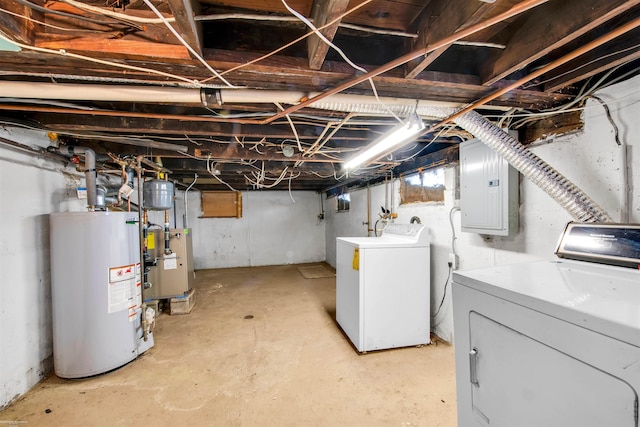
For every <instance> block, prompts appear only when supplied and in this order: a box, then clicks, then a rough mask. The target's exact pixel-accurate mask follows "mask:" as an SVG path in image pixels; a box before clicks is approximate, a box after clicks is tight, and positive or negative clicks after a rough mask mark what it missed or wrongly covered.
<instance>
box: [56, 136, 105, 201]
mask: <svg viewBox="0 0 640 427" xmlns="http://www.w3.org/2000/svg"><path fill="white" fill-rule="evenodd" d="M48 150H49V151H51V152H54V153H55V152H57V153H59V154H62V155H64V156H73V155H78V154H83V155H84V169H85V170H84V176H85V185H86V187H87V205H88V208H89V210H91V211H92V210H94V209H95V207H96V205H97V203H98V190H97V187H96V176H97V174H96V153H95V151H93V150H92V149H91V148H88V147H66V146H65V147H62V148H58V149H56V148H55V147H49V148H48Z"/></svg>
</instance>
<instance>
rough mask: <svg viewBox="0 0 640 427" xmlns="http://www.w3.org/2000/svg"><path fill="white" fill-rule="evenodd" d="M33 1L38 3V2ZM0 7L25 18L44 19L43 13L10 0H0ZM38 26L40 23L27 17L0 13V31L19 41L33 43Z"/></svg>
mask: <svg viewBox="0 0 640 427" xmlns="http://www.w3.org/2000/svg"><path fill="white" fill-rule="evenodd" d="M35 3H36V4H38V3H39V2H35ZM0 7H1V8H2V9H5V10H10V11H12V12H14V13H17V14H20V15H22V16H25V17H27V18H31V19H35V20H38V21H43V20H44V13H42V12H39V11H37V10H34V9H32V8H29V7H27V6H25V5H22V4H19V3H17V2H15V1H12V0H0ZM39 28H40V24H37V23H35V22H33V21H30V20H29V19H25V18H20V17H18V16H14V15H9V14H8V13H0V31H2V33H4V34H6V35H7V36H9V37H12V38H13V40H15V41H17V42H19V43H23V44H28V45H31V44H33V42H34V40H35V38H36V32H37V31H38V30H39Z"/></svg>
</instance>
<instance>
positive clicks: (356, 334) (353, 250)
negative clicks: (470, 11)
mask: <svg viewBox="0 0 640 427" xmlns="http://www.w3.org/2000/svg"><path fill="white" fill-rule="evenodd" d="M336 240H337V242H336V245H337V251H336V252H337V259H336V320H337V322H338V324H339V325H340V327H341V328H342V330H343V331H344V332H345V334H346V335H347V336H348V337H349V339H350V340H351V342H352V343H353V345H354V346H355V347H356V349H357V350H358V352H367V351H372V350H382V349H388V348H396V347H407V346H414V345H420V344H428V343H429V342H430V311H429V307H430V280H429V271H430V265H429V264H430V255H429V254H430V250H429V234H428V230H427V228H426V227H425V226H424V225H421V224H389V225H388V226H387V227H386V228H385V230H384V232H383V234H382V236H380V237H338V238H337V239H336Z"/></svg>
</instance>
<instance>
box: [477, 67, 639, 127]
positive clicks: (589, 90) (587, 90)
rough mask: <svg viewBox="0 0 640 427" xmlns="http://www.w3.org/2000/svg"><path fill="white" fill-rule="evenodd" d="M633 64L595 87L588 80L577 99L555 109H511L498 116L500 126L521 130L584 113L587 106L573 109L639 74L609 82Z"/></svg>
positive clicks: (607, 73) (626, 75)
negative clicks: (548, 119) (544, 119)
mask: <svg viewBox="0 0 640 427" xmlns="http://www.w3.org/2000/svg"><path fill="white" fill-rule="evenodd" d="M630 62H633V60H631V61H627V62H625V63H623V64H620V65H618V66H616V67H614V68H612V69H610V70H608V71H607V72H606V73H605V74H603V75H602V76H601V77H600V78H599V79H598V81H597V82H596V83H594V84H593V85H591V80H592V78H590V79H588V80H587V81H586V82H585V83H584V84H583V85H582V86H581V88H580V90H579V91H578V94H577V95H576V96H575V98H573V99H572V100H571V101H569V102H567V103H565V104H562V105H559V106H556V107H553V108H548V109H545V110H542V111H539V112H522V111H523V110H516V109H511V110H509V111H507V112H506V113H504V114H503V115H501V116H498V118H499V122H498V123H499V124H503V123H507V124H508V127H509V128H511V129H519V128H521V127H522V126H524V125H526V124H529V123H531V122H534V121H536V120H539V119H540V118H542V117H550V116H555V115H558V114H564V113H568V112H574V111H583V110H585V109H586V106H580V107H573V106H574V105H576V104H579V103H581V102H583V101H584V100H586V99H587V98H589V97H591V95H592V94H593V93H594V92H595V91H597V90H601V89H604V88H606V87H608V86H610V85H612V84H614V83H617V82H619V81H621V80H624V79H625V78H627V77H629V76H630V75H633V74H635V73H637V72H638V71H639V70H640V67H637V68H634V69H632V70H630V71H628V72H626V73H624V74H622V75H620V76H617V77H615V78H614V79H611V80H607V79H608V78H609V77H610V76H611V75H612V74H613V73H615V72H616V71H617V70H618V69H620V68H621V67H623V66H625V65H627V64H628V63H630ZM572 107H573V108H572ZM516 111H519V112H518V113H516ZM485 117H487V118H495V117H496V116H492V115H485ZM515 118H520V119H519V120H515V121H514V120H513V119H515Z"/></svg>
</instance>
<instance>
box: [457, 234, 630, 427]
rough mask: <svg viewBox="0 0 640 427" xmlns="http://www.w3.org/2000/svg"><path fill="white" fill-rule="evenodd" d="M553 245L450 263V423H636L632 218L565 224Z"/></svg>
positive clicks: (516, 426)
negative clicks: (529, 255)
mask: <svg viewBox="0 0 640 427" xmlns="http://www.w3.org/2000/svg"><path fill="white" fill-rule="evenodd" d="M557 253H558V255H559V256H560V257H561V259H552V260H546V261H539V262H527V263H522V264H514V265H506V266H496V267H491V268H484V269H478V270H469V271H463V272H455V273H454V275H453V277H454V282H453V306H454V332H455V353H456V382H457V384H456V386H457V396H458V399H457V405H458V423H459V425H460V426H464V427H467V426H505V427H507V426H508V427H520V426H545V427H552V426H558V427H560V426H563V427H564V426H580V427H592V426H593V427H596V426H598V427H601V426H616V427H624V426H628V427H637V426H638V394H640V271H639V270H638V266H639V264H640V227H639V226H617V225H601V224H598V225H594V224H570V225H569V227H568V228H567V230H566V231H565V234H564V235H563V238H562V240H561V242H560V245H559V248H558V251H557ZM567 258H574V259H567ZM595 261H597V263H596V262H595ZM603 262H606V263H608V264H614V265H606V264H602V263H603ZM623 266H626V267H634V268H625V267H623Z"/></svg>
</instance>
